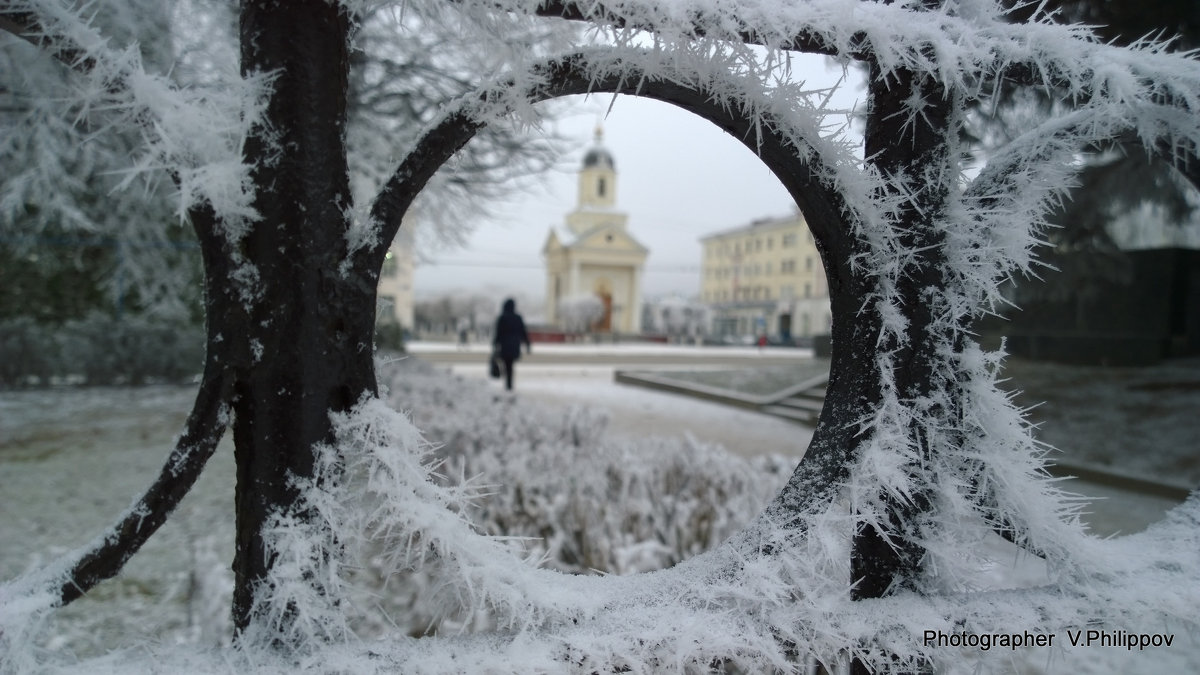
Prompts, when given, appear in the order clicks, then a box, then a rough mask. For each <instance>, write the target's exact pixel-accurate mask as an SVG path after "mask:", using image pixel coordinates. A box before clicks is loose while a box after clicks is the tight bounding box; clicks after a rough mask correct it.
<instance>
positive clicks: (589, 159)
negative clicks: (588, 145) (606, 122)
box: [583, 127, 617, 171]
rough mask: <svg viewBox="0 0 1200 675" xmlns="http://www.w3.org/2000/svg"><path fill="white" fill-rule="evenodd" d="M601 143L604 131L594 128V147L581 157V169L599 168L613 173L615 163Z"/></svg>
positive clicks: (615, 168) (615, 166)
mask: <svg viewBox="0 0 1200 675" xmlns="http://www.w3.org/2000/svg"><path fill="white" fill-rule="evenodd" d="M603 141H604V130H603V129H601V128H600V127H596V145H594V146H593V147H592V149H591V150H588V151H587V154H585V155H584V156H583V168H585V169H591V168H593V167H600V168H604V169H611V170H613V171H616V170H617V163H616V162H615V161H614V160H613V156H612V155H611V154H609V152H608V150H606V149H605V148H604V146H603V145H601V143H602V142H603Z"/></svg>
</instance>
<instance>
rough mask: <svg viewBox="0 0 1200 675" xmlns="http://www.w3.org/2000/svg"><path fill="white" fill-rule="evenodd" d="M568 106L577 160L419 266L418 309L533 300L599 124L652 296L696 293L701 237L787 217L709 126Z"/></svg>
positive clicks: (663, 115)
mask: <svg viewBox="0 0 1200 675" xmlns="http://www.w3.org/2000/svg"><path fill="white" fill-rule="evenodd" d="M807 58H808V59H809V60H808V62H807V63H809V64H811V65H810V66H809V67H808V68H807V69H806V70H805V72H806V73H807V78H806V79H807V81H808V83H809V84H810V85H815V84H816V83H817V82H818V81H822V82H827V83H832V82H834V81H836V80H837V78H839V77H840V76H841V75H842V70H841V68H840V67H828V66H827V65H826V62H825V59H824V58H822V57H807ZM863 97H864V93H863V90H862V88H861V87H859V86H857V85H848V86H845V87H843V89H842V90H841V94H840V95H839V96H838V97H837V98H836V99H835V100H834V105H835V106H837V107H843V108H849V107H851V106H853V105H854V104H855V102H856V101H857V100H860V99H862V98H863ZM566 102H567V103H566V106H565V107H566V110H567V114H565V115H564V116H562V117H560V118H559V120H558V123H557V126H558V131H559V133H560V134H561V135H563V136H565V137H567V138H568V139H570V142H571V143H572V149H571V150H570V151H569V152H568V155H567V157H566V159H565V161H564V166H563V167H562V169H561V170H560V171H557V172H553V173H551V174H549V175H547V176H546V177H545V181H544V185H543V186H541V187H536V188H534V189H533V190H530V191H528V192H527V193H525V194H522V195H521V196H520V197H519V198H517V199H514V200H513V202H512V203H511V204H509V205H507V206H506V207H504V209H503V214H501V215H500V217H497V218H495V219H493V220H489V221H485V222H480V223H479V224H478V226H477V228H476V229H475V232H474V234H473V236H471V237H470V240H469V242H468V243H467V246H466V247H465V248H462V249H456V250H446V251H442V252H439V253H436V254H435V255H434V256H433V257H434V259H433V260H432V261H431V262H426V263H424V264H420V265H418V267H417V270H416V276H415V279H414V286H415V291H416V295H417V297H418V298H428V297H432V296H438V295H442V294H446V293H474V292H478V291H480V290H482V289H488V291H489V294H493V292H492V291H500V292H504V293H515V294H520V295H522V296H524V297H526V298H528V299H529V300H540V299H541V298H542V296H543V294H544V288H545V271H544V268H543V265H542V257H541V248H542V245H543V244H544V243H545V240H546V235H547V232H548V230H549V228H550V227H551V226H553V225H559V224H561V223H562V222H563V218H564V216H565V215H566V214H567V212H569V211H571V210H572V209H573V208H574V207H575V203H576V195H577V179H578V178H577V171H578V169H579V167H580V163H581V161H582V158H583V154H584V152H586V151H587V149H588V148H590V147H591V146H592V144H593V134H594V131H595V128H596V125H597V123H599V124H601V125H602V126H603V129H604V146H605V147H606V148H607V149H608V150H609V152H611V153H612V155H613V158H614V159H615V161H616V168H617V208H618V209H619V210H621V211H624V212H626V213H628V214H629V232H630V233H631V234H632V235H633V236H634V237H635V238H636V239H638V241H640V242H642V244H643V245H645V246H646V247H647V248H648V249H649V250H650V255H649V257H648V258H647V260H646V266H645V269H644V276H643V293H644V294H645V295H646V296H647V297H653V296H658V295H666V294H670V293H681V294H683V295H686V296H691V295H696V294H698V293H699V290H700V254H701V249H700V243H699V238H700V237H702V236H705V235H707V234H711V233H713V232H718V231H721V230H726V229H730V228H733V227H738V226H741V225H745V224H747V223H749V222H750V221H752V220H755V219H757V218H762V217H773V216H783V215H787V214H788V213H790V212H791V211H792V209H793V208H794V205H793V202H792V200H791V198H790V197H789V196H788V194H787V192H786V191H785V190H784V189H783V186H782V185H780V183H779V181H778V180H777V179H776V178H775V177H774V176H773V175H772V174H771V172H770V171H769V170H768V169H767V167H766V166H765V165H764V164H763V163H762V162H761V161H760V160H759V159H758V158H757V157H756V156H755V155H754V153H752V152H751V151H750V150H748V149H747V148H746V147H745V146H743V145H742V144H741V143H740V142H739V141H737V140H735V139H734V138H733V137H732V136H730V135H728V134H726V133H725V132H723V131H721V130H720V129H719V128H717V127H716V126H715V125H713V124H712V123H710V122H708V121H707V120H704V119H701V118H700V117H697V116H695V115H692V114H691V113H688V112H684V111H683V110H681V109H679V108H676V107H674V106H671V105H668V104H665V103H659V102H657V101H652V100H649V99H645V98H638V97H634V96H619V97H617V99H616V100H615V102H614V100H613V97H612V96H611V95H607V94H602V95H596V96H592V97H590V98H585V97H582V96H577V97H571V98H570V99H566ZM610 104H611V106H612V108H611V110H609V106H610Z"/></svg>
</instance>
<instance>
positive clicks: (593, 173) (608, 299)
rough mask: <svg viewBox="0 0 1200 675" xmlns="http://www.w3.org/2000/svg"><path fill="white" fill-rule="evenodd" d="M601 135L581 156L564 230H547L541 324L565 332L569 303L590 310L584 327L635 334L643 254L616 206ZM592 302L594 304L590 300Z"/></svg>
mask: <svg viewBox="0 0 1200 675" xmlns="http://www.w3.org/2000/svg"><path fill="white" fill-rule="evenodd" d="M603 137H604V134H603V131H602V130H601V129H599V128H597V129H596V141H595V144H594V145H593V146H592V147H591V148H590V149H588V151H587V153H585V154H584V156H583V166H582V167H581V168H580V170H579V196H578V201H577V204H576V206H575V209H574V210H573V211H571V212H570V213H568V214H567V216H566V222H565V226H562V227H552V228H551V229H550V233H549V235H548V236H547V237H546V244H545V245H544V246H543V247H542V255H543V257H545V260H546V322H547V323H548V324H550V325H553V326H556V327H558V328H560V329H564V330H565V329H568V328H570V326H568V318H569V317H568V316H567V314H568V313H569V311H570V309H569V308H570V307H571V306H572V305H576V306H577V305H579V304H580V302H581V301H585V302H590V303H591V304H592V305H593V306H594V307H595V308H596V313H595V315H594V318H593V319H591V320H590V322H589V323H590V326H588V329H589V330H591V331H594V332H614V333H626V334H630V333H639V332H641V330H642V325H641V324H642V311H641V306H642V265H643V264H644V263H645V261H646V256H647V255H648V254H649V251H648V250H647V249H646V247H645V246H643V245H642V244H640V243H639V242H638V241H637V240H636V239H634V238H633V236H632V235H631V234H629V231H628V230H627V228H626V226H627V223H628V220H629V216H628V215H627V214H625V213H623V212H621V211H618V210H617V208H616V205H617V169H616V162H615V161H614V160H613V157H612V155H611V154H610V153H609V152H608V150H606V149H605V148H604V145H603ZM591 298H595V299H596V300H598V301H599V302H598V303H596V302H592V301H591V300H590V299H591Z"/></svg>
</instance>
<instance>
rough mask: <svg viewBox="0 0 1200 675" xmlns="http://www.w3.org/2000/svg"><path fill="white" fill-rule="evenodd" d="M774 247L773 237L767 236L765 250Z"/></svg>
mask: <svg viewBox="0 0 1200 675" xmlns="http://www.w3.org/2000/svg"><path fill="white" fill-rule="evenodd" d="M774 247H775V237H767V250H768V251H770V250H771V249H772V248H774Z"/></svg>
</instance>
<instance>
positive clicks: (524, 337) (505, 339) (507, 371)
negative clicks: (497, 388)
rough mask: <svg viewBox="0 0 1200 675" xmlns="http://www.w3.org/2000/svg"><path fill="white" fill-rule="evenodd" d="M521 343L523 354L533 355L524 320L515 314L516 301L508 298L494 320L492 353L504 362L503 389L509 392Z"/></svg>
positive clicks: (519, 354) (519, 355)
mask: <svg viewBox="0 0 1200 675" xmlns="http://www.w3.org/2000/svg"><path fill="white" fill-rule="evenodd" d="M521 343H525V353H527V354H532V353H533V348H532V347H531V346H530V345H529V333H528V332H526V330H525V320H524V319H522V318H521V315H520V314H517V302H516V300H513V299H512V298H509V299H507V300H505V301H504V309H503V310H502V311H501V312H500V317H499V318H498V319H496V331H495V333H494V337H493V338H492V351H494V352H496V353H497V354H499V355H500V360H501V361H503V362H504V388H505V389H508V390H510V391H511V390H512V386H513V363H514V362H515V361H517V360H518V359H520V358H521Z"/></svg>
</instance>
